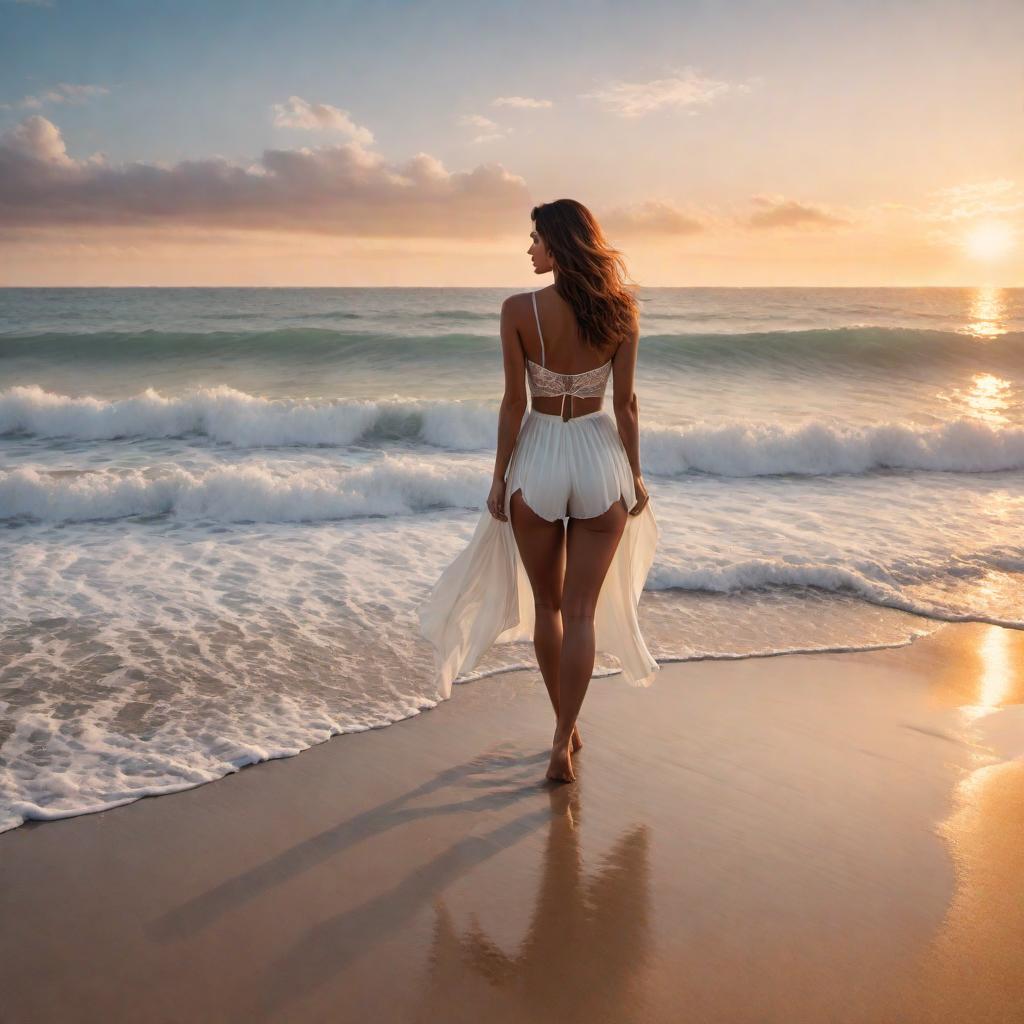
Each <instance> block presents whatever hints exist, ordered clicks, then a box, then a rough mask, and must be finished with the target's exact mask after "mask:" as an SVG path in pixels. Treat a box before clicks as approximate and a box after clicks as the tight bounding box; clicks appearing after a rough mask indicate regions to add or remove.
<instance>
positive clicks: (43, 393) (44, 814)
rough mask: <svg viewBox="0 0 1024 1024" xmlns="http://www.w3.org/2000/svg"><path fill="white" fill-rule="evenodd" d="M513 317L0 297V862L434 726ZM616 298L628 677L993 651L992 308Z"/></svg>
mask: <svg viewBox="0 0 1024 1024" xmlns="http://www.w3.org/2000/svg"><path fill="white" fill-rule="evenodd" d="M546 283H548V282H547V281H545V282H544V284H546ZM541 286H543V285H541ZM517 290H519V289H516V288H507V289H492V288H436V289H434V288H408V289H407V288H337V289H334V288H317V289H274V288H258V289H236V288H214V289H189V288H183V289H164V288H153V289H149V288H131V289H117V288H109V289H108V288H98V289H92V288H84V289H74V288H70V289H2V290H0V565H2V566H3V572H2V577H0V831H3V830H7V829H10V828H14V827H16V826H17V825H19V824H21V823H22V822H23V821H25V820H28V819H50V818H59V817H66V816H69V815H74V814H80V813H87V812H91V811H97V810H101V809H104V808H109V807H114V806H117V805H119V804H123V803H127V802H130V801H132V800H136V799H138V798H140V797H142V796H146V795H151V794H158V793H169V792H174V791H176V790H181V789H187V788H190V787H193V786H197V785H200V784H202V783H204V782H208V781H211V780H213V779H217V778H220V777H222V776H224V775H226V774H228V773H230V772H233V771H237V770H238V769H239V768H241V767H243V766H244V765H247V764H251V763H253V762H257V761H262V760H266V759H269V758H276V757H286V756H290V755H294V754H297V753H299V752H300V751H301V750H304V749H306V748H308V747H309V746H311V745H313V744H316V743H320V742H323V741H324V740H326V739H328V738H330V737H331V736H333V735H336V734H339V733H351V732H357V731H362V730H366V729H371V728H378V727H383V726H387V725H389V724H391V723H394V722H397V721H400V720H402V719H405V718H408V717H410V716H413V715H417V714H419V713H420V712H422V711H424V710H427V709H429V708H431V707H434V706H435V705H436V703H437V697H436V694H435V693H434V689H433V687H432V685H431V681H430V675H431V652H430V650H429V647H428V646H427V645H426V643H425V642H424V641H422V640H420V639H419V637H418V633H417V630H416V619H415V609H416V605H417V604H418V602H419V601H420V600H421V599H422V598H423V596H424V595H425V594H426V592H427V590H428V589H429V587H430V586H431V585H432V584H433V582H434V581H435V580H436V578H437V576H438V575H439V574H440V572H441V570H442V569H443V568H444V566H445V565H447V564H448V562H450V561H451V559H452V558H453V557H454V556H455V555H456V554H457V552H458V551H459V550H460V549H461V548H462V547H463V546H464V544H465V543H466V542H467V541H468V539H469V537H470V535H471V534H472V532H473V528H474V526H475V524H476V522H477V520H478V518H479V516H480V514H481V510H482V508H483V502H484V499H485V497H486V494H487V489H488V483H489V480H490V474H491V470H492V467H493V459H494V444H495V431H496V412H497V405H498V400H499V398H500V393H501V386H502V366H501V354H500V343H499V340H498V311H499V309H500V306H501V302H502V299H503V298H505V297H506V296H507V295H508V294H511V293H512V292H515V291H517ZM640 297H641V304H642V309H643V312H642V316H641V344H640V355H639V361H638V369H637V393H638V396H639V404H640V414H641V459H642V463H643V467H644V475H645V479H646V480H647V483H648V487H649V490H650V493H651V500H652V507H653V509H654V512H655V516H656V518H657V521H658V524H659V528H660V531H661V537H660V542H659V549H658V553H657V557H656V560H655V564H654V567H653V569H652V572H651V574H650V577H649V579H648V582H647V589H646V591H645V593H644V595H643V599H642V601H641V604H640V620H641V626H642V628H643V631H644V635H645V637H646V638H647V640H648V645H649V647H650V649H651V651H652V653H653V654H654V655H655V656H656V657H657V658H658V659H659V661H679V660H687V659H695V658H706V657H724V658H736V657H751V656H767V655H774V654H781V653H785V652H791V651H808V650H846V649H870V648H872V647H881V646H893V645H900V644H906V643H909V642H911V641H912V640H913V639H914V638H915V637H917V636H921V635H923V634H925V633H928V632H930V631H932V630H934V629H935V628H936V627H937V625H938V624H939V623H941V622H943V621H954V620H980V621H985V622H991V623H997V624H1002V625H1005V626H1010V627H1014V628H1024V531H1022V526H1024V289H997V288H978V289H968V288H963V289H958V288H924V289H903V288H881V289H879V288H835V289H831V288H812V289H801V288H767V289H756V288H650V289H648V288H645V289H642V290H641V292H640ZM606 408H608V409H609V410H610V394H609V396H608V398H607V399H606ZM509 668H520V669H525V670H528V671H532V672H534V673H535V672H536V667H535V661H534V657H533V651H532V646H531V645H530V644H510V645H500V646H496V647H495V648H493V649H492V651H491V652H490V653H489V654H488V655H487V657H486V659H485V661H484V662H483V663H482V664H481V665H480V666H478V667H477V670H476V671H475V672H474V673H473V675H472V677H467V680H468V678H478V677H480V676H485V675H487V674H490V673H493V672H496V671H500V670H502V669H509ZM597 674H598V675H601V676H610V677H611V678H609V679H608V680H607V682H601V683H595V685H615V684H616V679H615V676H614V665H612V664H611V663H610V661H609V660H608V659H607V658H602V657H599V659H598V667H597ZM538 678H539V677H538ZM654 685H655V686H657V685H658V680H657V679H655V682H654ZM457 693H458V691H457V690H456V697H457ZM542 696H543V699H544V700H547V697H546V695H544V694H543V691H542V690H541V691H540V692H539V696H538V699H541V697H542ZM552 721H553V719H552Z"/></svg>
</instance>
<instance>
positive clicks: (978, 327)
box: [964, 285, 1007, 340]
mask: <svg viewBox="0 0 1024 1024" xmlns="http://www.w3.org/2000/svg"><path fill="white" fill-rule="evenodd" d="M1006 314H1007V303H1006V296H1005V295H1004V293H1003V289H1002V288H997V287H995V286H994V285H982V286H981V287H979V288H976V289H975V290H974V294H973V295H972V296H971V305H970V309H969V310H968V311H967V315H968V317H969V318H970V321H969V323H968V324H967V325H966V326H965V327H964V333H966V334H970V335H971V336H972V337H974V338H979V339H983V340H984V339H986V338H998V337H999V336H1000V335H1002V334H1005V333H1006V331H1007V328H1006Z"/></svg>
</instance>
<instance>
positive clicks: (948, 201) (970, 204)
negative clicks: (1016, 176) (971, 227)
mask: <svg viewBox="0 0 1024 1024" xmlns="http://www.w3.org/2000/svg"><path fill="white" fill-rule="evenodd" d="M930 198H931V203H932V205H931V206H930V207H929V208H928V209H927V210H926V211H925V212H924V214H923V216H924V217H925V219H927V220H939V221H958V220H972V219H973V218H975V217H998V216H1004V215H1007V214H1014V213H1018V212H1019V211H1021V210H1024V189H1022V188H1021V187H1020V186H1019V185H1018V184H1017V183H1016V182H1015V181H1012V180H1010V179H1009V178H997V179H994V180H992V181H977V182H971V183H969V184H966V185H953V186H950V187H949V188H942V189H937V190H936V191H934V192H932V193H931V197H930Z"/></svg>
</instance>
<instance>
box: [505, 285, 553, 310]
mask: <svg viewBox="0 0 1024 1024" xmlns="http://www.w3.org/2000/svg"><path fill="white" fill-rule="evenodd" d="M541 290H542V291H543V289H541ZM532 294H533V293H532V292H516V293H515V295H509V296H508V298H506V299H505V300H504V301H503V302H502V304H501V311H502V312H503V313H504V312H505V311H506V310H508V312H510V313H515V312H518V311H520V310H523V309H526V307H527V306H528V305H529V304H530V296H531V295H532Z"/></svg>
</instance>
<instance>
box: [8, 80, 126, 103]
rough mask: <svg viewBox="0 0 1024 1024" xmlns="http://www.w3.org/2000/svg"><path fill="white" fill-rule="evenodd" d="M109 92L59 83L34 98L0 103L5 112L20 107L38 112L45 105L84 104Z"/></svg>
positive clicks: (95, 87) (101, 86)
mask: <svg viewBox="0 0 1024 1024" xmlns="http://www.w3.org/2000/svg"><path fill="white" fill-rule="evenodd" d="M109 92H110V90H109V89H108V88H107V87H106V86H105V85H75V84H73V83H71V82H60V83H59V84H58V85H55V86H54V87H53V88H52V89H47V90H46V92H41V93H37V94H36V95H34V96H23V97H22V98H21V99H20V100H18V101H17V102H16V103H0V107H3V108H4V109H5V110H12V109H14V108H15V107H22V108H23V109H26V110H39V108H40V107H42V106H44V105H45V104H47V103H70V104H79V103H85V102H86V100H89V99H92V98H93V97H94V96H106V95H107V94H108V93H109Z"/></svg>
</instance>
